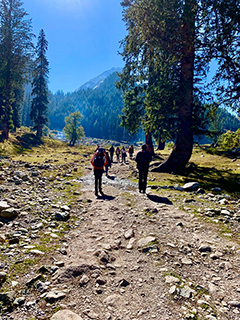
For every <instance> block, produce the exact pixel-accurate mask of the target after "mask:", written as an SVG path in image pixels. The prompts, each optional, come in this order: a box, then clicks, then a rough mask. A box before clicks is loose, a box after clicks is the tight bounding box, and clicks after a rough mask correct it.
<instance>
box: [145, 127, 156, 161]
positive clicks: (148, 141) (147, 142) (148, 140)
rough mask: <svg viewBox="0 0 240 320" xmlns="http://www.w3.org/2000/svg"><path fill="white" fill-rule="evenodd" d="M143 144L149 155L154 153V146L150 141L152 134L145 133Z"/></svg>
mask: <svg viewBox="0 0 240 320" xmlns="http://www.w3.org/2000/svg"><path fill="white" fill-rule="evenodd" d="M145 144H146V145H147V146H148V149H147V150H148V151H149V152H150V153H151V155H152V156H153V155H154V147H153V142H152V135H151V133H149V132H148V133H145Z"/></svg>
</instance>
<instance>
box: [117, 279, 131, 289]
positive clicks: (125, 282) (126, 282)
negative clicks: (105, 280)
mask: <svg viewBox="0 0 240 320" xmlns="http://www.w3.org/2000/svg"><path fill="white" fill-rule="evenodd" d="M119 285H120V287H127V286H129V285H130V283H129V282H128V281H127V280H125V279H122V280H120V282H119Z"/></svg>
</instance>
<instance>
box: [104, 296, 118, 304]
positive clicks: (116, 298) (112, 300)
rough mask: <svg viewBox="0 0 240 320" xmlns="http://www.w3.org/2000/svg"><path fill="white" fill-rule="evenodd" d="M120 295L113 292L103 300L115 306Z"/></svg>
mask: <svg viewBox="0 0 240 320" xmlns="http://www.w3.org/2000/svg"><path fill="white" fill-rule="evenodd" d="M119 297H120V296H119V295H118V294H112V295H111V296H108V297H107V298H105V299H104V300H103V302H104V303H105V304H107V305H109V306H113V305H114V304H115V302H116V301H118V300H119Z"/></svg>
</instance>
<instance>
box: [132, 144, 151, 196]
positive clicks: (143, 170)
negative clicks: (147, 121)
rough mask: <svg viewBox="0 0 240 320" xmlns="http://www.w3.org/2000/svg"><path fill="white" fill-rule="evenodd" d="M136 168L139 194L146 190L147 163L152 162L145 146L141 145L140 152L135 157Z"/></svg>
mask: <svg viewBox="0 0 240 320" xmlns="http://www.w3.org/2000/svg"><path fill="white" fill-rule="evenodd" d="M135 160H136V162H137V168H138V171H139V192H143V193H145V192H146V188H147V175H148V169H149V163H150V162H151V161H152V156H151V154H150V153H149V152H148V151H147V145H146V144H144V145H142V150H141V151H139V152H138V153H137V156H136V159H135Z"/></svg>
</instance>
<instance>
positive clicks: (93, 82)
mask: <svg viewBox="0 0 240 320" xmlns="http://www.w3.org/2000/svg"><path fill="white" fill-rule="evenodd" d="M121 71H122V69H121V68H115V67H113V68H111V69H109V70H106V71H104V72H103V73H101V74H100V75H98V76H96V77H94V78H92V79H90V80H89V81H87V82H85V83H84V84H82V85H81V86H80V87H79V88H78V89H77V90H75V92H78V91H79V90H87V89H96V88H98V87H99V86H100V84H101V83H103V81H104V80H105V79H106V78H107V77H108V76H109V75H110V74H112V73H114V72H121Z"/></svg>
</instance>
